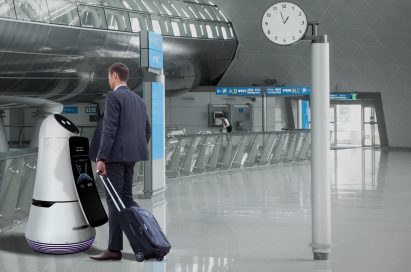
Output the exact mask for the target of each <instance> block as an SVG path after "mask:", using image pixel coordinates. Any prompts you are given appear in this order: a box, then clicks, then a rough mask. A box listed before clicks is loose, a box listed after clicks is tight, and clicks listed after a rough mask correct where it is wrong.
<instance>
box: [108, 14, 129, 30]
mask: <svg viewBox="0 0 411 272" xmlns="http://www.w3.org/2000/svg"><path fill="white" fill-rule="evenodd" d="M106 18H107V26H108V29H111V30H121V31H131V25H130V18H129V17H128V13H127V12H124V11H119V10H110V9H106Z"/></svg>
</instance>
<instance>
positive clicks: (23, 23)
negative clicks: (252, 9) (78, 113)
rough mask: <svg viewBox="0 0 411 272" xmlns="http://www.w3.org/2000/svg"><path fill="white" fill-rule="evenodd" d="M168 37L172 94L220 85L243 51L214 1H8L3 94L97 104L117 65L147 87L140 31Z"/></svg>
mask: <svg viewBox="0 0 411 272" xmlns="http://www.w3.org/2000/svg"><path fill="white" fill-rule="evenodd" d="M141 30H149V31H155V32H158V33H161V34H162V35H163V36H164V65H165V75H166V90H167V92H168V93H172V92H173V91H188V90H190V89H192V88H195V87H197V86H203V85H205V86H207V85H215V84H217V83H218V81H219V80H220V78H221V77H222V75H223V74H224V72H225V71H226V70H227V68H228V66H229V65H230V63H231V61H232V59H233V57H234V54H235V52H236V49H237V44H238V42H237V39H236V37H235V33H234V30H233V28H232V25H231V23H230V22H229V21H228V20H227V18H226V17H225V16H224V14H223V12H222V11H221V10H220V9H219V8H218V7H217V6H216V5H214V4H213V3H212V2H211V1H205V0H192V2H189V1H170V0H161V1H160V0H154V1H153V0H150V1H149V0H101V1H100V0H81V1H67V0H5V1H2V2H0V36H1V37H2V39H0V63H1V65H0V94H3V95H18V96H38V97H41V98H47V99H51V100H56V101H92V100H94V99H96V98H100V97H101V94H105V93H106V92H107V90H108V84H107V69H108V67H109V66H110V64H112V63H114V62H123V63H125V64H126V65H128V66H129V68H130V71H131V73H130V79H129V82H128V83H129V85H130V87H131V88H132V89H136V88H137V87H138V86H139V85H140V84H141V82H142V78H143V72H142V70H141V69H140V67H139V62H140V52H139V51H140V31H141Z"/></svg>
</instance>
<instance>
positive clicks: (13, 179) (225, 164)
mask: <svg viewBox="0 0 411 272" xmlns="http://www.w3.org/2000/svg"><path fill="white" fill-rule="evenodd" d="M85 134H87V133H85ZM84 136H85V135H84ZM310 156H311V154H310V133H309V131H308V130H297V131H280V132H266V133H262V132H251V133H241V134H240V133H238V134H236V133H232V134H222V133H214V134H196V135H186V136H174V137H169V138H166V157H165V160H166V176H167V178H168V179H170V178H175V177H180V176H188V175H195V174H202V173H207V172H214V171H221V170H229V169H239V168H243V167H253V166H259V165H271V164H278V163H281V162H284V163H290V162H296V161H304V160H309V159H310ZM36 166H37V148H30V149H19V150H12V151H9V152H4V153H1V152H0V232H2V231H5V230H7V229H9V228H11V227H13V226H15V225H17V224H19V223H21V222H24V221H25V220H26V219H27V217H28V214H29V212H30V207H31V200H32V196H33V190H34V182H35V177H36ZM94 167H95V166H94ZM134 173H135V174H134V186H136V187H137V189H141V187H142V181H143V179H144V163H143V162H140V163H137V164H136V166H135V168H134ZM96 184H97V187H98V188H100V190H99V192H100V193H101V194H103V190H102V186H99V185H100V183H99V182H96Z"/></svg>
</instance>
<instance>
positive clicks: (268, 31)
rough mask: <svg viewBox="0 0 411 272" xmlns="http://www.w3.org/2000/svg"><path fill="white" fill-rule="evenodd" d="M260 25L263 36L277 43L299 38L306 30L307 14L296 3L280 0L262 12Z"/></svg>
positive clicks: (283, 43)
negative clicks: (280, 0)
mask: <svg viewBox="0 0 411 272" xmlns="http://www.w3.org/2000/svg"><path fill="white" fill-rule="evenodd" d="M262 27H263V32H264V34H265V36H267V38H268V39H269V40H271V41H272V42H274V43H276V44H279V45H290V44H293V43H296V42H298V41H299V40H301V39H302V38H303V37H304V35H305V32H306V31H307V16H306V15H305V13H304V11H303V10H302V9H301V8H300V7H299V6H297V5H296V4H293V3H289V2H280V3H277V4H274V5H272V6H271V7H269V8H268V9H267V10H266V12H265V13H264V16H263V19H262Z"/></svg>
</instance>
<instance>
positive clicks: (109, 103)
mask: <svg viewBox="0 0 411 272" xmlns="http://www.w3.org/2000/svg"><path fill="white" fill-rule="evenodd" d="M150 138H151V125H150V122H149V120H148V116H147V111H146V105H145V103H144V101H143V100H142V99H141V98H140V96H138V95H137V94H135V93H134V92H132V91H130V90H129V89H128V88H127V87H126V86H121V87H119V88H118V89H117V90H116V91H110V92H109V93H108V94H107V97H106V109H105V111H104V117H103V118H102V119H100V121H99V123H98V124H97V128H96V131H95V133H94V136H93V139H92V141H91V146H90V153H89V154H90V158H91V159H93V160H94V159H96V160H103V161H105V162H138V161H143V160H148V142H149V140H150Z"/></svg>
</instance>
